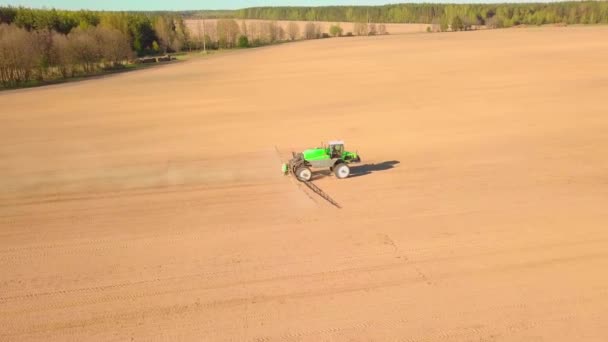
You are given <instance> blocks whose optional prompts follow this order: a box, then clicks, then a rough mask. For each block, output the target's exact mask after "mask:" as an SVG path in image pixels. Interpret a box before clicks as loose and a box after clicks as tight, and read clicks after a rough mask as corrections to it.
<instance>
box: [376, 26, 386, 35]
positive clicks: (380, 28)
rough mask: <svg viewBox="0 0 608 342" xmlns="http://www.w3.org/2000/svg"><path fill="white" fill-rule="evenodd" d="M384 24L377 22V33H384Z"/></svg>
mask: <svg viewBox="0 0 608 342" xmlns="http://www.w3.org/2000/svg"><path fill="white" fill-rule="evenodd" d="M386 33H387V32H386V25H384V24H379V25H378V34H386Z"/></svg>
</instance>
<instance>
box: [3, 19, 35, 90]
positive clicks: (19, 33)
mask: <svg viewBox="0 0 608 342" xmlns="http://www.w3.org/2000/svg"><path fill="white" fill-rule="evenodd" d="M37 43H38V42H37V38H36V37H35V35H33V34H32V33H31V32H28V31H26V30H24V29H22V28H18V27H16V26H13V25H10V26H8V25H5V24H1V25H0V82H1V83H2V84H4V85H8V86H11V85H16V84H18V83H20V82H26V81H29V80H30V79H31V77H32V74H33V71H34V69H35V68H36V67H37V66H38V65H39V63H40V61H41V52H40V49H39V47H38V44H37Z"/></svg>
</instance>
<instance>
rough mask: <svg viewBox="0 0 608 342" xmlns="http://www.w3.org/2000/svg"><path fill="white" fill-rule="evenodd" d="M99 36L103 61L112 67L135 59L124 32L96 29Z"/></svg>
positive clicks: (102, 28)
mask: <svg viewBox="0 0 608 342" xmlns="http://www.w3.org/2000/svg"><path fill="white" fill-rule="evenodd" d="M95 30H96V31H97V32H96V34H97V36H98V37H99V42H100V44H101V46H102V51H101V52H102V57H103V60H104V61H105V62H106V63H108V64H109V65H110V66H112V67H116V66H118V65H120V64H122V63H123V62H124V61H128V60H129V59H131V58H133V51H132V50H131V46H130V44H129V41H128V40H127V37H126V36H125V35H123V33H122V32H120V31H118V30H115V29H111V28H104V27H99V26H98V27H96V29H95Z"/></svg>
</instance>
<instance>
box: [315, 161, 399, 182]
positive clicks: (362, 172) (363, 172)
mask: <svg viewBox="0 0 608 342" xmlns="http://www.w3.org/2000/svg"><path fill="white" fill-rule="evenodd" d="M397 164H399V161H398V160H389V161H385V162H382V163H378V164H363V165H357V166H355V165H353V166H351V168H350V176H348V178H354V177H361V176H367V175H369V174H372V173H374V172H378V171H386V170H390V169H392V168H394V167H395V165H397ZM327 176H332V172H331V171H329V170H322V171H315V172H313V175H312V180H316V179H320V178H323V177H327Z"/></svg>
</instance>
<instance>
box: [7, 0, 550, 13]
mask: <svg viewBox="0 0 608 342" xmlns="http://www.w3.org/2000/svg"><path fill="white" fill-rule="evenodd" d="M541 1H542V0H541ZM399 2H441V3H467V2H486V3H488V2H513V1H509V0H426V1H425V0H409V1H407V0H402V1H399V0H396V1H395V0H393V1H391V0H249V1H245V0H0V5H3V6H6V5H11V6H25V7H34V8H43V7H47V8H60V9H72V10H77V9H91V10H114V11H123V10H124V11H126V10H148V11H155V10H174V11H177V10H198V9H238V8H246V7H255V6H329V5H384V4H386V3H399ZM519 2H523V1H522V0H520V1H519ZM537 2H538V0H537Z"/></svg>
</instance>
